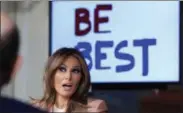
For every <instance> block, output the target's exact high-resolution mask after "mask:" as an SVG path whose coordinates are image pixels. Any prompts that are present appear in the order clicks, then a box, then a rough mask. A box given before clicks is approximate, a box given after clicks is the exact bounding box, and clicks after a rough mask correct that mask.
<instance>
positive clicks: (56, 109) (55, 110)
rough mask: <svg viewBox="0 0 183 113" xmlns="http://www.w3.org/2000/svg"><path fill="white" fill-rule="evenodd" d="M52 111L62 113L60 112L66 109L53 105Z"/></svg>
mask: <svg viewBox="0 0 183 113" xmlns="http://www.w3.org/2000/svg"><path fill="white" fill-rule="evenodd" d="M52 112H60V113H62V112H66V109H65V108H62V109H60V108H58V107H56V106H55V105H54V106H53V110H52Z"/></svg>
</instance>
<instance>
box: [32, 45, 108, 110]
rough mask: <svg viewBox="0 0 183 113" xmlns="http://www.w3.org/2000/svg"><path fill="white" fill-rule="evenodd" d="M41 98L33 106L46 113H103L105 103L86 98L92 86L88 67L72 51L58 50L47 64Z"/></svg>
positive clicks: (78, 53)
mask: <svg viewBox="0 0 183 113" xmlns="http://www.w3.org/2000/svg"><path fill="white" fill-rule="evenodd" d="M43 79H44V86H45V89H44V96H43V97H42V99H33V98H32V104H33V105H35V106H37V107H39V108H42V109H44V110H47V111H49V112H66V113H72V112H85V113H86V112H97V113H106V112H107V106H106V103H105V101H103V100H100V99H91V98H88V92H89V88H90V86H91V81H90V74H89V70H88V67H87V64H86V62H85V60H84V58H83V56H82V55H81V53H80V52H79V51H78V50H77V49H74V48H60V49H58V50H57V51H56V52H54V54H53V55H52V56H50V58H49V59H48V62H47V64H46V68H45V74H44V78H43Z"/></svg>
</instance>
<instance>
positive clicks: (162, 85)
mask: <svg viewBox="0 0 183 113" xmlns="http://www.w3.org/2000/svg"><path fill="white" fill-rule="evenodd" d="M52 2H54V1H49V3H48V4H49V11H48V12H49V14H48V17H49V23H48V24H49V31H48V33H49V40H48V47H49V48H48V50H49V52H48V56H50V55H51V54H52V51H51V50H52V40H51V38H52ZM68 2H69V1H68ZM179 2H180V1H179ZM179 5H180V6H179V8H180V12H179V21H180V24H179V81H178V82H125V83H115V82H110V83H92V89H103V90H105V89H107V90H108V89H110V90H116V89H152V88H158V89H166V88H167V87H168V85H180V84H181V83H182V70H181V68H182V65H183V62H182V57H183V52H182V53H181V51H182V50H183V49H182V48H183V46H182V45H181V43H183V40H182V39H181V37H183V33H182V32H181V31H183V21H182V20H183V2H180V3H179Z"/></svg>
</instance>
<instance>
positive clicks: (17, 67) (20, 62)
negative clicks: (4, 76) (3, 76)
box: [11, 56, 23, 78]
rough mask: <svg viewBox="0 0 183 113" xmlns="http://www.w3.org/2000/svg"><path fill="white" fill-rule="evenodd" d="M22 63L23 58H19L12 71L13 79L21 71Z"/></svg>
mask: <svg viewBox="0 0 183 113" xmlns="http://www.w3.org/2000/svg"><path fill="white" fill-rule="evenodd" d="M22 62H23V58H22V56H18V57H17V59H16V61H15V64H14V67H13V71H12V74H11V76H12V78H14V76H15V75H16V73H17V72H18V71H19V70H20V67H21V66H22Z"/></svg>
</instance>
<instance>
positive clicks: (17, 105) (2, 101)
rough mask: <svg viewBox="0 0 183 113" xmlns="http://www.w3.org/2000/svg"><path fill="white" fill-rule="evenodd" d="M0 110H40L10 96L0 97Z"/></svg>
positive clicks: (41, 112)
mask: <svg viewBox="0 0 183 113" xmlns="http://www.w3.org/2000/svg"><path fill="white" fill-rule="evenodd" d="M0 106H1V109H0V112H22V113H23V112H40V113H44V112H43V111H42V110H40V109H37V108H35V107H33V106H31V105H29V104H28V103H24V102H21V101H19V100H15V99H12V98H6V97H1V98H0Z"/></svg>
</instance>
